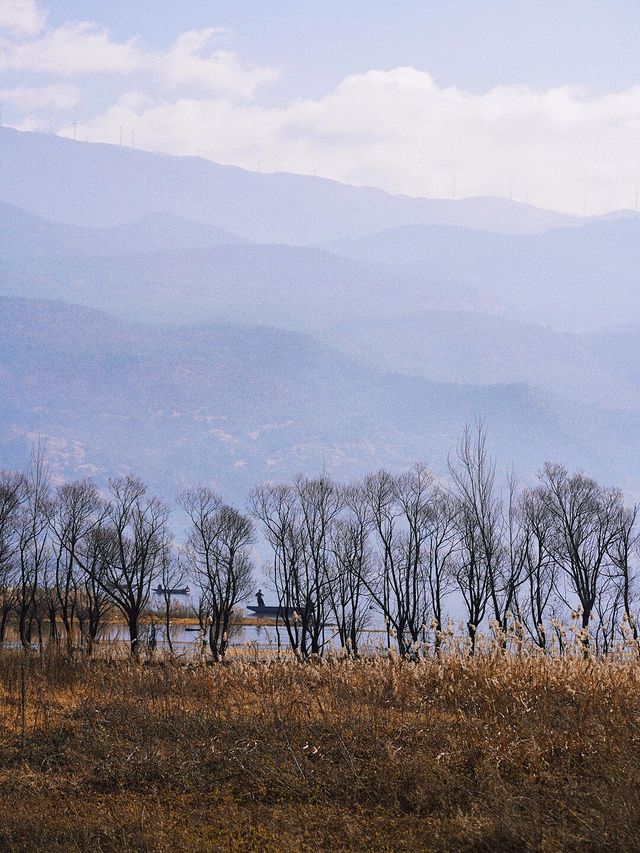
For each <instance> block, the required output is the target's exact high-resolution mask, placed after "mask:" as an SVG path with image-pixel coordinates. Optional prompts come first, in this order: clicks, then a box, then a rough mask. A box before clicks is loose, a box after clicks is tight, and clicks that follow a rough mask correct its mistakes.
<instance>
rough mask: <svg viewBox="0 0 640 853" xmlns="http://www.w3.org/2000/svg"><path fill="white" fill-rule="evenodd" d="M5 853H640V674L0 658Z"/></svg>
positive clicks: (390, 662) (516, 667)
mask: <svg viewBox="0 0 640 853" xmlns="http://www.w3.org/2000/svg"><path fill="white" fill-rule="evenodd" d="M0 737H1V740H0V768H1V769H0V786H1V788H0V790H1V798H0V812H1V814H0V847H1V848H2V849H3V850H5V849H6V850H29V851H32V850H45V849H46V850H47V851H56V850H64V851H74V850H131V849H133V850H159V851H164V850H167V851H168V850H193V851H198V850H249V851H250V850H256V851H258V850H260V851H263V850H266V851H269V850H273V851H276V850H277V851H288V850H291V851H293V850H295V851H301V850H367V851H369V850H375V851H385V850H386V851H392V850H397V851H400V850H412V851H414V850H443V851H444V850H486V851H490V850H491V851H495V850H518V851H520V850H548V851H552V850H553V851H555V850H578V849H580V850H603V849H621V850H633V849H637V838H638V829H639V828H640V791H639V789H638V786H637V778H638V772H639V771H640V752H639V745H640V670H639V669H638V668H637V665H636V664H635V663H634V662H633V658H630V659H628V660H626V661H624V660H615V659H614V658H613V657H610V658H609V659H606V660H604V659H597V658H592V657H588V658H585V657H583V656H582V655H581V654H579V653H577V654H575V655H574V656H573V657H567V656H565V657H561V658H550V657H542V656H525V655H522V656H518V655H515V654H513V655H512V654H505V653H504V652H503V651H502V650H501V648H500V646H499V645H496V646H495V647H494V649H493V650H492V651H484V652H483V653H482V654H479V655H477V656H475V657H469V656H467V655H464V654H453V653H451V654H447V655H444V656H443V657H442V658H441V659H437V658H426V659H422V660H419V661H411V660H406V659H401V658H399V657H391V658H381V657H377V658H373V659H369V660H360V661H354V660H349V659H345V658H341V659H336V658H328V659H324V660H322V661H319V662H316V663H306V664H305V663H301V662H298V661H295V660H294V659H292V658H289V659H287V660H281V659H273V660H271V661H269V662H264V661H258V660H255V661H252V662H251V661H240V660H234V661H232V662H229V663H226V664H214V665H211V664H207V663H202V662H196V661H193V662H192V663H187V664H185V663H182V664H179V663H176V662H175V661H171V660H169V659H167V660H162V659H156V660H155V661H148V662H146V663H143V662H141V661H136V660H133V659H131V660H130V659H126V658H123V657H121V658H119V659H117V660H115V659H114V660H107V659H100V658H93V659H91V658H88V657H86V656H83V657H69V656H67V655H64V654H60V653H59V652H55V653H54V652H53V651H52V652H50V653H49V652H44V653H42V654H33V653H24V652H22V651H15V652H11V651H8V650H5V651H2V652H0Z"/></svg>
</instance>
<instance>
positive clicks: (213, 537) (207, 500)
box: [179, 486, 253, 661]
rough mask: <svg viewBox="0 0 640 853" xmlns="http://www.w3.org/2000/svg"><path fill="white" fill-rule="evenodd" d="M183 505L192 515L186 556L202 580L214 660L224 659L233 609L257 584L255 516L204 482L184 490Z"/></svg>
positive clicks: (200, 582) (181, 499) (181, 497)
mask: <svg viewBox="0 0 640 853" xmlns="http://www.w3.org/2000/svg"><path fill="white" fill-rule="evenodd" d="M179 503H180V506H182V508H183V509H184V510H185V512H186V513H187V514H188V516H189V518H190V520H191V530H190V532H189V538H188V541H187V547H186V550H185V555H186V559H187V561H188V563H189V565H190V567H191V570H192V572H193V573H194V575H195V576H196V578H197V579H198V583H199V585H200V590H201V601H202V603H203V606H204V607H205V608H206V611H207V615H208V618H207V619H206V622H207V625H208V633H209V646H210V648H211V653H212V655H213V658H214V660H216V661H220V660H222V659H223V658H224V656H225V654H226V652H227V648H228V645H229V636H230V633H231V628H232V622H233V617H234V612H235V609H236V607H237V605H238V604H239V603H240V601H242V600H243V599H244V598H246V596H247V595H248V594H249V593H250V591H251V589H252V586H253V565H252V563H251V560H250V555H249V552H250V547H251V545H252V543H253V527H252V523H251V520H250V519H249V518H247V517H246V516H245V515H242V514H241V513H240V512H238V511H237V510H236V509H234V508H233V507H230V506H227V505H225V504H223V503H222V501H221V500H220V498H219V497H218V495H216V494H215V493H214V492H212V491H211V490H210V489H207V488H205V487H203V486H201V487H199V488H197V489H193V490H191V491H188V492H185V493H183V494H182V495H181V496H180V498H179Z"/></svg>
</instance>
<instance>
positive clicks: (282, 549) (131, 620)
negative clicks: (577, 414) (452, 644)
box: [0, 424, 640, 660]
mask: <svg viewBox="0 0 640 853" xmlns="http://www.w3.org/2000/svg"><path fill="white" fill-rule="evenodd" d="M176 503H177V506H178V507H180V508H181V509H182V510H183V511H184V512H185V513H186V516H187V518H188V522H189V523H188V531H187V534H186V535H185V538H184V541H182V542H177V541H176V540H175V539H174V537H173V536H172V534H171V533H170V530H169V526H168V521H169V508H168V507H167V505H166V504H165V503H163V502H162V501H161V500H159V499H158V498H157V497H153V496H150V495H149V494H148V493H147V489H146V487H145V486H144V484H143V483H142V482H140V481H139V480H138V479H136V478H134V477H131V476H125V477H118V478H115V479H113V480H111V481H110V482H109V486H108V490H107V491H106V492H105V493H104V494H102V493H101V492H100V490H99V489H98V487H97V486H96V484H95V483H93V482H92V481H91V480H86V479H85V480H80V481H76V482H71V483H65V484H64V485H62V486H57V487H53V486H52V484H51V482H50V478H49V476H48V472H47V466H46V460H45V456H44V453H43V452H42V451H37V452H35V453H34V458H33V461H32V464H31V466H30V469H29V471H27V472H2V473H0V640H3V639H4V638H5V635H6V629H7V626H8V624H9V623H10V622H15V625H16V626H17V631H18V635H19V638H20V641H21V643H22V644H23V645H24V646H25V648H28V647H30V646H31V645H32V643H33V642H34V640H38V641H39V642H40V643H42V642H43V632H45V631H46V632H47V638H45V639H48V640H50V641H51V640H55V641H57V642H60V643H62V644H66V646H67V647H68V648H69V649H71V648H73V647H74V645H76V644H77V642H78V638H79V640H80V647H81V648H83V649H85V650H87V651H88V652H89V653H90V652H91V651H92V649H93V647H94V644H95V642H96V640H97V639H98V638H99V636H100V634H101V632H102V631H103V630H104V627H105V622H106V620H107V618H108V617H109V614H111V613H113V612H118V613H119V615H120V617H121V618H122V619H123V620H124V621H125V622H126V624H127V627H128V631H129V637H130V645H131V651H132V653H133V654H138V653H139V651H140V645H141V639H140V637H141V624H142V623H141V620H142V617H143V615H144V614H145V612H146V611H147V609H148V607H149V603H150V599H151V595H152V590H153V587H154V584H157V586H158V587H160V589H161V593H160V594H161V596H162V598H163V614H164V618H165V620H166V629H167V630H166V636H167V640H168V642H169V643H170V642H171V639H170V630H169V627H170V624H171V620H172V618H175V606H176V605H175V597H174V596H172V595H171V590H172V589H175V588H178V587H181V586H186V585H187V584H191V585H193V586H194V588H195V594H194V597H193V601H194V607H195V609H196V611H197V616H198V619H199V621H200V625H201V628H202V631H203V634H204V636H206V637H207V640H208V643H209V647H210V650H211V654H212V655H213V658H214V659H215V660H221V659H222V658H223V657H224V656H225V654H226V652H227V649H228V645H229V636H230V633H231V631H232V629H233V626H234V624H235V614H236V613H237V608H238V606H239V604H240V603H241V602H242V601H243V600H246V598H247V597H248V596H249V595H251V594H252V593H253V591H254V589H255V586H254V575H255V566H254V564H253V561H252V555H253V553H254V551H253V546H254V545H255V543H256V541H257V537H258V536H259V535H262V536H263V537H264V539H265V540H266V542H267V543H268V546H269V547H270V551H271V558H270V561H269V563H268V565H267V566H265V567H264V571H266V572H267V574H268V575H269V576H270V580H271V585H272V588H273V591H274V594H275V596H276V599H277V602H278V605H279V607H280V614H279V616H278V620H279V624H280V626H281V629H282V630H283V631H284V632H286V635H287V638H288V642H289V644H290V647H291V649H292V651H293V652H294V653H295V654H296V655H297V656H298V657H300V658H301V659H309V658H313V657H318V656H321V655H322V654H323V653H324V652H325V650H326V649H327V646H328V636H327V634H328V632H327V625H328V624H331V625H335V626H336V628H337V636H338V638H339V643H340V645H341V647H342V649H343V651H344V653H345V654H347V655H350V656H357V655H358V654H359V653H360V652H361V648H360V640H361V635H362V632H363V630H364V629H365V628H366V627H367V626H368V625H370V624H371V620H372V616H373V614H374V613H378V614H380V615H381V617H382V619H383V620H384V622H383V623H382V624H384V626H385V628H384V630H383V637H384V644H385V645H386V646H387V647H388V648H395V649H396V650H397V652H398V653H399V654H400V655H403V656H406V657H409V658H417V657H419V656H422V655H424V654H429V653H435V654H437V653H438V652H439V651H440V650H441V649H442V646H443V643H445V642H446V641H447V639H448V637H449V636H451V634H452V623H451V620H450V619H449V615H448V607H449V608H450V607H451V603H452V602H453V601H455V603H456V609H457V610H459V611H460V609H462V613H463V614H464V623H465V634H466V643H467V645H468V648H469V652H470V653H474V651H475V650H476V645H477V638H478V630H479V628H480V627H481V626H482V625H487V626H488V627H489V629H490V631H491V633H492V635H493V640H494V642H498V643H499V644H500V645H501V646H503V647H504V648H505V649H506V648H520V647H522V646H523V644H527V645H528V646H533V647H536V648H538V649H539V650H540V651H541V652H549V651H551V650H552V649H553V650H555V651H557V652H559V653H563V652H564V651H565V650H566V649H567V647H568V645H569V644H573V645H574V647H575V645H576V644H577V645H578V648H579V649H581V650H583V651H584V653H585V654H586V653H587V652H589V650H593V651H595V652H597V653H601V654H608V653H609V652H611V651H612V649H613V648H614V647H617V646H619V645H620V644H624V645H625V646H626V647H627V648H629V649H633V650H634V651H635V652H638V649H639V644H638V616H637V595H636V572H637V556H638V542H639V538H640V531H639V530H638V527H637V524H636V522H637V518H638V507H636V506H633V507H628V506H625V503H624V500H623V497H622V494H621V492H620V491H619V490H617V489H611V488H605V487H603V486H601V485H599V484H598V483H597V482H595V481H594V480H593V479H591V478H590V477H588V476H586V475H585V474H583V473H575V474H570V473H569V472H568V471H567V470H566V469H565V468H564V467H563V466H561V465H555V464H546V465H545V466H544V468H543V470H542V471H541V473H540V474H539V477H538V482H537V484H536V485H534V486H532V487H527V488H520V487H519V486H518V485H517V483H516V481H515V478H513V477H512V478H510V479H509V481H508V483H507V484H506V486H505V487H504V488H501V487H500V486H499V484H498V483H497V481H496V469H495V462H494V460H493V459H492V457H491V456H490V454H489V453H488V451H487V447H486V435H485V429H484V426H483V425H482V424H478V425H476V427H475V428H473V429H471V428H467V429H466V430H465V432H464V434H463V436H462V439H461V440H460V442H459V444H458V447H457V450H456V452H455V454H453V455H452V457H451V459H450V460H449V478H448V479H447V480H446V481H445V480H441V479H439V478H437V477H436V476H435V475H434V474H433V473H432V472H431V471H429V470H428V469H427V468H426V467H425V466H424V465H420V464H417V465H415V466H414V468H413V469H412V470H410V471H408V472H407V473H404V474H400V475H395V474H391V473H389V472H387V471H379V472H377V473H375V474H372V475H370V476H368V477H366V478H365V479H364V480H363V481H362V482H359V483H357V484H355V485H353V484H352V485H349V486H344V485H340V484H338V483H336V482H334V481H333V480H331V479H330V478H328V477H326V476H322V477H317V478H310V477H306V476H302V475H300V476H298V477H296V478H295V479H294V481H293V482H292V483H290V484H276V485H273V484H263V485H260V486H258V487H257V488H255V489H254V490H253V492H252V493H251V495H250V497H249V502H248V508H247V512H242V511H240V510H238V509H236V508H234V507H231V506H229V505H227V504H225V503H224V501H223V500H222V499H221V497H220V496H219V495H217V494H216V493H215V492H214V491H213V490H211V489H210V488H208V487H206V486H199V487H196V488H193V489H189V490H187V491H184V492H183V493H182V494H180V495H179V496H178V497H177V500H176ZM567 626H571V630H567Z"/></svg>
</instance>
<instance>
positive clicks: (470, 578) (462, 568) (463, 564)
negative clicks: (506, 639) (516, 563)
mask: <svg viewBox="0 0 640 853" xmlns="http://www.w3.org/2000/svg"><path fill="white" fill-rule="evenodd" d="M456 524H457V528H458V553H457V557H456V563H455V568H454V576H455V579H456V583H457V585H458V589H459V590H460V593H461V595H462V598H463V600H464V603H465V609H466V615H467V633H468V635H469V640H470V643H471V648H470V653H471V654H472V655H473V654H475V651H476V642H477V636H478V628H479V626H480V623H481V622H482V620H483V619H484V617H485V614H486V612H487V604H488V602H489V596H490V594H491V588H490V581H489V572H488V571H487V565H486V562H485V558H484V549H483V545H482V536H481V533H480V531H479V530H478V521H477V518H476V515H475V513H474V512H473V510H472V508H471V507H470V506H469V503H468V502H467V501H464V500H459V501H458V509H457V512H456Z"/></svg>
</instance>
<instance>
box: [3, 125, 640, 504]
mask: <svg viewBox="0 0 640 853" xmlns="http://www.w3.org/2000/svg"><path fill="white" fill-rule="evenodd" d="M0 155H1V157H2V163H3V164H4V168H2V169H0V394H1V395H2V396H1V402H0V454H1V456H0V466H5V467H6V466H7V465H14V464H23V461H24V459H25V458H26V456H27V455H28V445H29V443H30V442H32V441H33V440H35V438H36V437H37V436H44V437H46V440H47V446H48V450H49V455H50V457H51V459H52V461H53V464H54V467H55V470H56V472H57V473H58V474H60V475H62V474H64V475H65V476H73V475H75V474H80V475H82V474H86V473H94V474H95V475H96V476H97V477H98V478H99V479H101V480H104V479H105V478H106V477H107V476H109V475H110V474H113V473H117V472H118V471H123V470H136V471H138V472H139V473H140V474H141V475H142V476H144V477H147V478H149V479H150V481H151V482H152V483H153V484H154V485H155V486H156V487H157V488H158V489H159V490H160V491H161V492H162V493H163V494H164V495H165V496H171V495H172V494H173V493H174V492H175V491H176V490H177V489H178V488H180V487H182V486H183V485H188V484H190V483H193V482H195V481H197V480H205V481H214V482H216V483H218V484H219V486H220V487H221V488H222V489H223V490H224V491H225V493H227V494H229V495H231V496H233V497H234V499H237V500H242V499H243V498H244V496H246V492H247V490H248V489H249V488H250V487H251V485H253V483H255V482H257V481H258V480H260V479H264V478H268V479H275V478H282V477H289V476H291V475H292V474H293V473H295V472H296V471H297V470H305V471H307V472H311V473H313V472H314V471H316V472H317V471H320V470H328V471H329V472H330V473H334V474H336V475H337V476H340V477H344V478H346V479H349V478H351V477H354V476H359V475H361V474H362V473H364V472H365V471H368V470H372V469H374V468H376V467H378V466H381V465H389V466H391V467H394V468H396V469H398V468H403V467H406V466H407V465H409V464H411V462H412V461H413V460H415V459H424V460H425V461H427V462H428V463H429V464H431V465H432V466H433V467H435V468H436V469H437V470H439V471H440V472H441V473H444V472H445V469H446V457H447V453H448V452H449V451H451V450H452V449H453V448H454V447H455V443H456V440H457V438H458V436H459V435H460V433H461V431H462V429H463V426H464V424H465V423H469V422H471V421H473V420H474V419H476V418H479V417H485V418H486V419H487V425H488V428H489V431H490V439H491V446H492V448H493V449H494V450H495V451H496V452H497V453H498V456H499V459H500V461H501V465H502V467H503V469H506V468H507V467H509V466H512V465H513V466H515V467H516V468H517V469H519V470H520V471H521V472H522V474H523V476H525V477H527V478H529V477H531V476H533V474H534V472H535V470H536V469H537V468H539V467H540V466H541V464H542V462H543V461H544V460H545V459H556V460H559V461H563V462H565V463H566V464H568V465H570V466H579V467H582V468H585V469H587V470H589V471H591V472H593V473H594V474H597V475H598V476H600V477H602V478H603V479H605V480H607V482H616V483H619V484H620V485H622V486H624V487H625V488H626V489H627V490H628V492H629V493H631V494H640V472H639V471H638V470H637V465H636V464H635V459H637V458H638V449H639V447H638V445H639V443H640V439H639V438H638V436H640V430H639V429H638V428H639V427H640V358H639V356H640V351H639V345H638V343H637V341H638V334H637V328H638V324H640V299H638V293H637V288H638V285H637V275H636V270H637V268H638V262H639V261H640V240H638V237H640V221H639V220H638V218H637V217H636V216H635V215H634V214H633V213H630V212H628V211H620V212H616V213H612V214H611V215H609V216H605V217H600V218H598V219H597V220H589V221H586V220H581V219H580V218H578V217H568V216H565V215H564V214H555V213H553V212H549V211H540V210H537V209H536V208H532V207H530V206H525V205H518V204H514V203H512V202H509V201H507V200H496V199H468V200H463V201H459V202H453V201H447V200H437V199H436V200H430V199H413V198H409V197H399V196H390V195H387V194H385V193H382V192H381V191H378V190H373V189H370V188H361V187H348V186H344V185H341V184H338V183H336V182H333V181H326V180H324V179H321V178H310V177H309V178H308V177H303V176H296V175H286V174H278V175H266V174H264V175H263V174H258V173H252V172H246V171H243V170H240V169H237V168H235V167H230V166H223V165H218V164H214V163H210V162H207V161H203V160H200V159H198V158H172V157H167V156H164V155H157V154H152V153H148V152H142V151H134V150H131V149H127V148H120V147H119V146H106V145H90V144H87V143H74V142H72V141H70V140H64V139H60V138H58V137H55V136H50V135H43V134H29V133H19V132H17V131H13V130H10V129H7V128H0Z"/></svg>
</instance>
